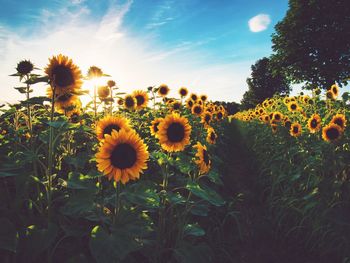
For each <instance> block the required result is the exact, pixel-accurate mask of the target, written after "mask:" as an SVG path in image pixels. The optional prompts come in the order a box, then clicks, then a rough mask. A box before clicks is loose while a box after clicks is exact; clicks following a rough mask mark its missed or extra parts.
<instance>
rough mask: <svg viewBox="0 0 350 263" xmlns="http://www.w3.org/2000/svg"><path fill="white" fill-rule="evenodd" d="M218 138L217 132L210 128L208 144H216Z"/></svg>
mask: <svg viewBox="0 0 350 263" xmlns="http://www.w3.org/2000/svg"><path fill="white" fill-rule="evenodd" d="M217 138H218V136H217V134H216V133H215V130H214V129H213V128H211V127H210V128H208V130H207V142H208V143H210V144H215V143H216V139H217Z"/></svg>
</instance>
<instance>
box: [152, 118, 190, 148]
mask: <svg viewBox="0 0 350 263" xmlns="http://www.w3.org/2000/svg"><path fill="white" fill-rule="evenodd" d="M191 129H192V128H191V126H190V124H189V122H188V120H187V118H185V117H181V116H180V115H179V114H177V113H172V114H169V115H167V116H166V117H165V118H164V120H162V121H161V123H160V124H159V125H158V139H159V143H160V145H161V147H162V148H163V149H164V150H166V151H168V152H178V151H183V150H184V149H185V146H186V145H188V144H189V143H190V135H191Z"/></svg>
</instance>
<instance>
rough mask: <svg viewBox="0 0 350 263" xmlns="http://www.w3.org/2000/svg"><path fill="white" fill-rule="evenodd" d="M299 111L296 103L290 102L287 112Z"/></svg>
mask: <svg viewBox="0 0 350 263" xmlns="http://www.w3.org/2000/svg"><path fill="white" fill-rule="evenodd" d="M298 109H299V106H298V103H297V102H295V101H291V102H290V103H289V104H288V110H289V111H292V112H293V111H297V110H298Z"/></svg>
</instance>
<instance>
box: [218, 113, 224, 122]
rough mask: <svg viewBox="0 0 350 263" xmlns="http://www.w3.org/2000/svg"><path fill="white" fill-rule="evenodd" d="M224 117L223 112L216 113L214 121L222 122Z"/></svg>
mask: <svg viewBox="0 0 350 263" xmlns="http://www.w3.org/2000/svg"><path fill="white" fill-rule="evenodd" d="M224 116H225V114H224V112H223V111H218V112H217V113H216V119H217V120H219V121H220V120H222V119H223V118H224Z"/></svg>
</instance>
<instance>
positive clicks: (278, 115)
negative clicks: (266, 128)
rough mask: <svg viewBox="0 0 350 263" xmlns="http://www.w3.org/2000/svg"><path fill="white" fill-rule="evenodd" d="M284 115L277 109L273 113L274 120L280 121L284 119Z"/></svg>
mask: <svg viewBox="0 0 350 263" xmlns="http://www.w3.org/2000/svg"><path fill="white" fill-rule="evenodd" d="M282 117H283V115H282V113H280V112H278V111H276V112H274V113H273V117H272V120H273V121H276V122H280V121H281V120H282Z"/></svg>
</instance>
